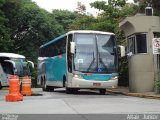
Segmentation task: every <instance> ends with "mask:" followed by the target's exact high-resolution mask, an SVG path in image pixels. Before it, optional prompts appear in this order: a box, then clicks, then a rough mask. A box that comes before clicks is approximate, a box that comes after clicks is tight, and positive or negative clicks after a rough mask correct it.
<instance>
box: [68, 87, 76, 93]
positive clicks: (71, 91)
mask: <svg viewBox="0 0 160 120" xmlns="http://www.w3.org/2000/svg"><path fill="white" fill-rule="evenodd" d="M77 92H78V89H75V88H66V93H67V94H72V93H73V94H74V93H77Z"/></svg>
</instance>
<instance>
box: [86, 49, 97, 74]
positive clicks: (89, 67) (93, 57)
mask: <svg viewBox="0 0 160 120" xmlns="http://www.w3.org/2000/svg"><path fill="white" fill-rule="evenodd" d="M94 61H95V58H94V52H93V60H92V62H91V63H90V65H89V67H88V68H87V72H89V70H90V69H91V66H92V65H93V63H94Z"/></svg>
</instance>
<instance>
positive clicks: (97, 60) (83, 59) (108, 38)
mask: <svg viewBox="0 0 160 120" xmlns="http://www.w3.org/2000/svg"><path fill="white" fill-rule="evenodd" d="M75 43H76V53H75V56H74V67H75V71H81V72H92V73H114V72H117V62H118V60H117V54H116V51H117V50H116V47H115V46H116V44H115V36H114V35H106V34H75Z"/></svg>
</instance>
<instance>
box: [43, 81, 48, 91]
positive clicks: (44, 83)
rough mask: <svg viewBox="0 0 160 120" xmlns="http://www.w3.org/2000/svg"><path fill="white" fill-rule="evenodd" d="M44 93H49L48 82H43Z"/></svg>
mask: <svg viewBox="0 0 160 120" xmlns="http://www.w3.org/2000/svg"><path fill="white" fill-rule="evenodd" d="M43 91H49V87H48V86H47V85H46V80H43Z"/></svg>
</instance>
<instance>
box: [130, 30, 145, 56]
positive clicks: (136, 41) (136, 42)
mask: <svg viewBox="0 0 160 120" xmlns="http://www.w3.org/2000/svg"><path fill="white" fill-rule="evenodd" d="M127 51H128V53H130V52H132V54H139V53H147V37H146V33H137V34H134V35H131V36H129V37H128V40H127Z"/></svg>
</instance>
